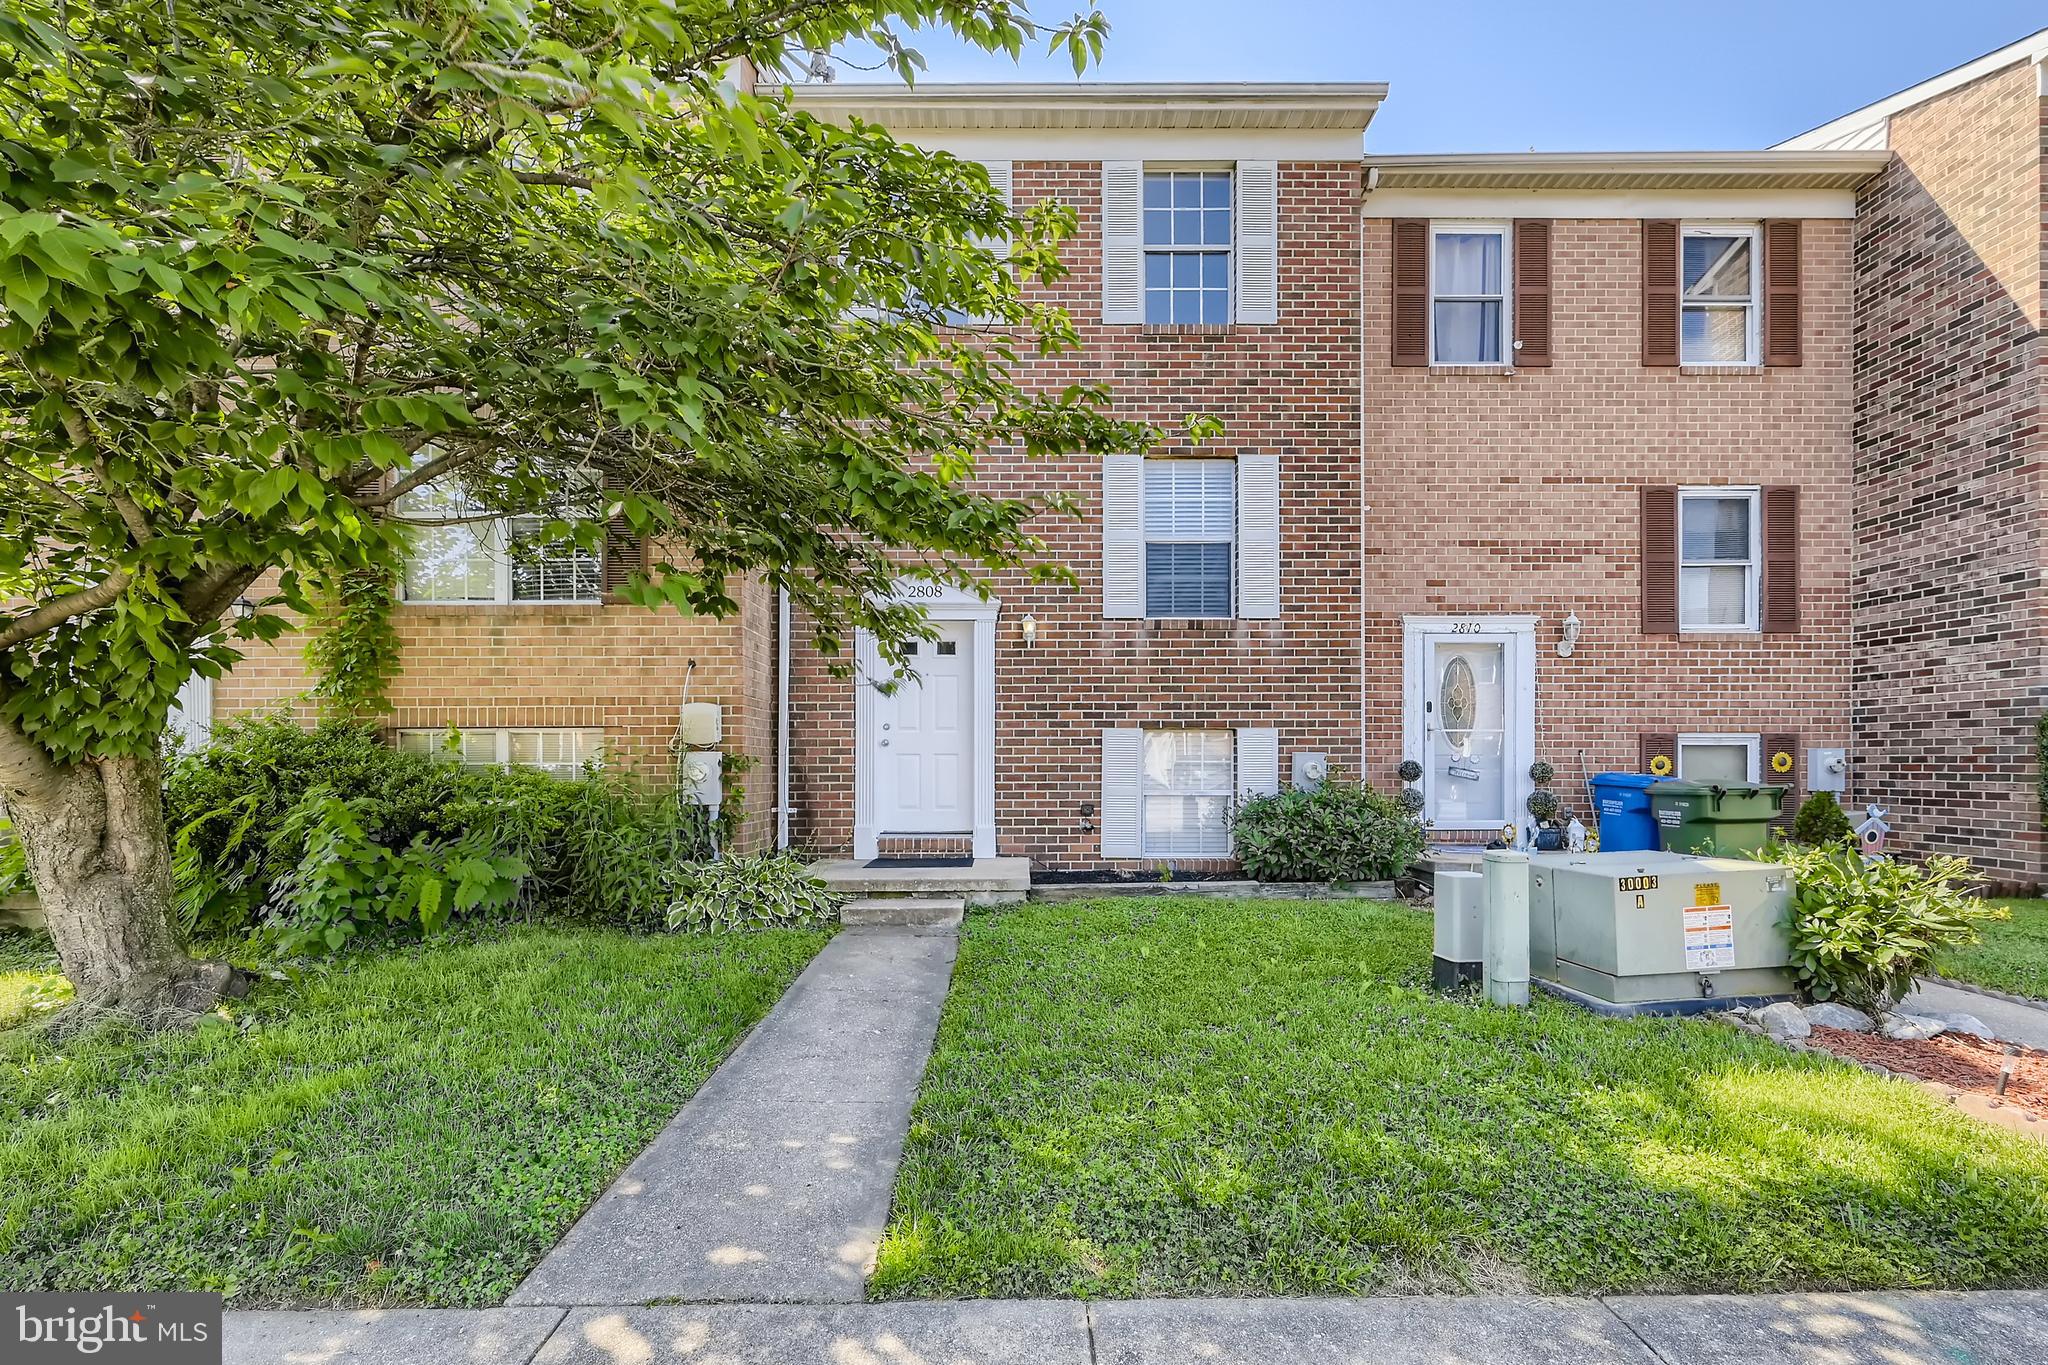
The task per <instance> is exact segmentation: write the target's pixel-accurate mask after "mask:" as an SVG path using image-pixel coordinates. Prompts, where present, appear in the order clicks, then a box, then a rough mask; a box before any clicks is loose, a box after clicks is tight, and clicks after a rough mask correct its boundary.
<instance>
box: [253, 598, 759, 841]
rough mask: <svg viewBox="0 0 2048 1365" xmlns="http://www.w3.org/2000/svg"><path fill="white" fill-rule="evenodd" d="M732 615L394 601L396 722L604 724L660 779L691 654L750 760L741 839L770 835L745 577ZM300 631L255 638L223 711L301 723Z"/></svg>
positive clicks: (620, 749)
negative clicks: (265, 640)
mask: <svg viewBox="0 0 2048 1365" xmlns="http://www.w3.org/2000/svg"><path fill="white" fill-rule="evenodd" d="M740 604H741V610H740V615H739V617H738V618H736V619H734V620H730V621H724V622H720V621H709V620H691V619H687V618H684V617H682V616H678V615H677V614H676V613H675V612H673V611H669V610H662V611H658V612H656V611H648V610H645V609H643V608H640V607H624V606H619V607H605V606H595V605H593V606H517V607H514V606H476V607H451V606H401V607H400V608H399V609H398V611H397V616H396V625H397V630H398V635H399V640H400V645H401V659H402V665H403V670H402V672H401V673H400V675H399V677H398V678H397V679H396V680H395V681H394V682H393V683H392V686H391V691H390V696H391V701H392V704H393V706H394V707H395V710H394V711H393V713H392V714H391V715H390V716H389V717H388V718H387V721H386V723H387V724H388V725H389V726H390V728H392V729H440V728H442V727H445V726H449V725H453V726H456V727H458V728H467V729H482V728H487V727H489V728H497V727H525V726H538V727H549V728H557V727H559V728H575V729H586V728H588V729H601V730H603V731H604V734H605V745H606V747H607V749H608V750H610V751H611V752H612V753H614V754H616V755H618V756H620V757H622V758H623V759H624V760H625V761H626V762H627V763H629V764H631V765H633V766H634V767H637V768H640V769H642V770H643V771H646V772H648V773H650V774H654V775H657V776H659V777H661V778H663V779H666V778H667V777H668V776H669V775H670V773H671V772H672V767H671V765H670V763H669V758H668V744H669V740H670V739H671V738H672V737H673V736H674V734H675V726H676V718H677V709H676V708H677V706H678V705H679V704H680V703H681V701H682V695H683V678H684V674H685V671H686V669H687V667H688V665H689V662H690V661H691V660H693V659H694V660H696V662H697V671H696V675H695V678H694V681H693V682H692V683H691V685H690V696H691V698H692V699H693V700H696V701H718V702H722V703H723V704H724V705H725V717H724V721H725V743H724V744H723V745H722V746H720V747H721V748H722V749H723V750H724V751H725V752H727V753H745V754H748V755H751V756H752V757H754V759H755V760H756V764H757V766H756V767H755V769H754V771H753V772H751V773H749V774H747V775H746V776H745V777H744V778H742V779H741V780H742V781H744V782H745V783H746V786H747V795H748V801H747V816H746V820H745V823H744V825H743V826H742V843H743V844H744V845H745V846H747V847H758V846H760V845H762V844H764V843H766V842H768V841H769V839H770V838H771V837H772V833H773V828H774V825H773V816H772V813H771V809H772V807H773V805H774V800H775V797H774V789H775V787H774V768H773V752H774V751H773V739H774V714H773V702H774V694H773V687H774V675H773V672H772V671H771V667H772V662H773V658H772V645H773V640H772V636H771V635H768V634H766V632H768V631H770V630H772V627H773V625H774V619H773V598H772V595H771V594H769V593H768V592H766V591H765V590H764V589H761V588H759V587H758V586H755V585H751V584H750V585H748V586H746V587H745V588H744V589H743V590H742V592H741V595H740ZM305 643H306V636H305V635H303V634H292V635H287V636H285V637H284V638H283V639H282V640H280V641H279V642H278V643H276V644H275V645H269V646H265V645H253V646H250V647H249V650H248V657H246V658H244V659H243V660H242V662H241V663H239V664H237V665H236V666H235V668H234V669H233V670H232V671H231V672H230V673H229V674H228V675H227V676H226V677H224V678H222V679H220V681H219V682H218V683H217V684H216V685H215V688H214V713H215V715H216V716H218V717H220V718H222V719H225V718H227V717H230V716H235V715H241V714H246V713H249V712H253V711H260V710H266V709H272V708H280V707H282V708H288V709H290V710H291V711H292V712H293V713H294V714H297V715H300V716H302V717H307V718H311V717H313V716H315V715H317V714H318V710H317V707H316V705H315V704H313V703H312V702H310V701H307V700H306V699H305V696H304V694H305V691H306V688H307V687H308V685H309V683H310V681H311V679H310V677H309V675H308V673H307V670H306V664H305Z"/></svg>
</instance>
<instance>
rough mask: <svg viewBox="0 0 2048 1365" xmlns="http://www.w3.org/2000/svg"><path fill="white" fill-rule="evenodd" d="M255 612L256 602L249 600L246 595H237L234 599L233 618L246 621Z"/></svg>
mask: <svg viewBox="0 0 2048 1365" xmlns="http://www.w3.org/2000/svg"><path fill="white" fill-rule="evenodd" d="M255 614H256V604H255V603H254V602H251V601H250V600H249V599H248V598H246V597H237V598H236V599H235V619H236V620H237V621H246V620H248V619H249V618H250V617H252V616H254V615H255Z"/></svg>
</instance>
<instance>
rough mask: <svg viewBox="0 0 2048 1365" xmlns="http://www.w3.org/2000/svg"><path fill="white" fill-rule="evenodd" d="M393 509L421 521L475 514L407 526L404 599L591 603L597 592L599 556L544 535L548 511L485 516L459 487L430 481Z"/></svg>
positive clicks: (600, 591)
mask: <svg viewBox="0 0 2048 1365" xmlns="http://www.w3.org/2000/svg"><path fill="white" fill-rule="evenodd" d="M398 510H399V511H400V513H401V514H402V515H405V516H411V517H417V518H420V519H421V520H427V521H432V520H437V519H449V518H455V517H477V518H478V520H475V521H470V522H463V523H459V524H455V525H449V526H420V527H415V528H414V529H413V530H412V531H411V532H410V535H411V547H412V548H411V552H410V553H409V554H408V555H407V557H406V563H405V582H404V589H405V600H406V601H408V602H443V603H458V602H477V603H486V602H521V603H525V602H596V601H598V600H600V598H601V597H602V596H603V593H604V568H603V564H602V562H601V560H600V559H599V557H598V555H597V554H596V553H595V552H594V551H591V550H585V549H582V548H580V547H579V546H577V545H575V544H573V543H571V542H570V541H566V540H555V541H548V540H547V539H546V538H545V530H546V527H547V525H548V522H549V521H550V520H551V519H550V518H548V517H545V516H531V515H528V516H514V517H486V515H485V513H486V511H487V509H485V508H481V507H479V506H477V505H476V504H475V503H474V502H473V501H472V500H471V499H470V498H469V496H468V495H467V494H465V493H464V492H463V491H462V490H461V489H459V488H455V487H441V486H437V485H435V484H427V485H425V486H424V487H420V488H415V489H414V490H413V491H412V492H410V493H407V494H406V495H405V496H404V497H403V498H400V499H399V500H398ZM585 514H586V515H588V509H585Z"/></svg>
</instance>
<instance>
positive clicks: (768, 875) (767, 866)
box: [668, 853, 844, 929]
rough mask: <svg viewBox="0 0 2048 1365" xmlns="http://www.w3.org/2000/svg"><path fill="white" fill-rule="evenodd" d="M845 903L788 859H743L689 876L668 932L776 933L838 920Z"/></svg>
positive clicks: (789, 856) (786, 856)
mask: <svg viewBox="0 0 2048 1365" xmlns="http://www.w3.org/2000/svg"><path fill="white" fill-rule="evenodd" d="M843 902H844V897H842V896H840V895H839V894H838V893H836V892H834V891H832V890H831V889H829V888H828V887H827V886H826V885H825V883H823V882H821V881H819V880H818V879H817V878H816V877H813V876H811V875H810V874H809V873H808V872H806V871H805V870H804V861H803V859H801V858H798V857H796V856H795V855H793V854H789V853H755V854H741V855H739V856H737V857H729V858H721V859H719V860H718V861H717V862H715V863H706V864H704V865H703V866H702V867H697V868H693V869H692V870H691V885H690V888H689V889H688V890H687V891H686V892H684V893H683V894H682V895H681V896H680V897H678V898H677V900H676V902H675V904H674V905H672V906H670V907H669V912H668V925H669V928H671V929H774V928H781V927H785V926H789V925H803V924H823V923H828V922H830V921H831V920H834V919H836V918H838V915H839V907H840V905H841V904H842V903H843Z"/></svg>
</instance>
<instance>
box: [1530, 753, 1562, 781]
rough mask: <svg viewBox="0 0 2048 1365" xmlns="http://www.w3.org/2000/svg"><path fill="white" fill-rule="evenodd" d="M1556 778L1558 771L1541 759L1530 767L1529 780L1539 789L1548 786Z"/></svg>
mask: <svg viewBox="0 0 2048 1365" xmlns="http://www.w3.org/2000/svg"><path fill="white" fill-rule="evenodd" d="M1556 776H1557V769H1555V768H1553V767H1551V766H1550V765H1549V764H1548V763H1545V762H1544V761H1543V760H1542V759H1540V758H1539V759H1537V760H1536V761H1535V762H1534V763H1531V764H1530V765H1529V780H1530V781H1531V782H1534V783H1535V784H1536V785H1537V786H1539V787H1541V786H1546V785H1548V783H1549V782H1550V779H1551V778H1553V777H1556Z"/></svg>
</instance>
